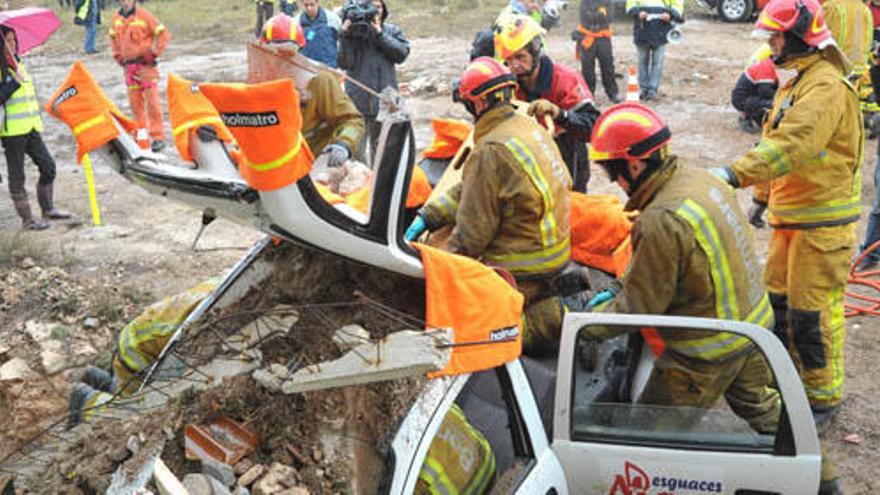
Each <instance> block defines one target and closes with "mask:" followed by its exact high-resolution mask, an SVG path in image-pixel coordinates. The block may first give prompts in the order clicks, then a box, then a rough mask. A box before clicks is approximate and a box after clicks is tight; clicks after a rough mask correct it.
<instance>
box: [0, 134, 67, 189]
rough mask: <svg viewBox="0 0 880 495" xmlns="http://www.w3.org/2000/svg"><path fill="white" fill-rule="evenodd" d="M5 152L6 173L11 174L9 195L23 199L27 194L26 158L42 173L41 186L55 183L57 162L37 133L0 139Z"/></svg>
mask: <svg viewBox="0 0 880 495" xmlns="http://www.w3.org/2000/svg"><path fill="white" fill-rule="evenodd" d="M0 142H2V143H3V152H4V153H5V154H6V171H7V173H8V174H9V194H10V195H11V196H12V197H22V196H25V195H26V194H27V191H25V189H24V156H25V155H27V156H29V157H31V160H33V161H34V164H35V165H36V166H37V169H38V170H39V171H40V180H39V183H40V184H43V185H45V184H51V183H52V182H54V181H55V160H54V159H53V158H52V155H50V154H49V150H48V149H46V144H45V143H44V142H43V138H42V137H41V136H40V133H39V132H37V131H31V132H29V133H27V134H24V135H21V136H8V137H4V138H0Z"/></svg>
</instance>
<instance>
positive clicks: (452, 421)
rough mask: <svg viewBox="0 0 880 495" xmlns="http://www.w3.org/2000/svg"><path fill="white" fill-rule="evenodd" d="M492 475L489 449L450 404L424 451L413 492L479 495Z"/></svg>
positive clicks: (491, 458) (454, 406)
mask: <svg viewBox="0 0 880 495" xmlns="http://www.w3.org/2000/svg"><path fill="white" fill-rule="evenodd" d="M494 476H495V455H494V454H493V453H492V447H491V446H490V445H489V442H488V441H487V440H486V438H485V437H484V436H483V435H482V434H481V433H480V432H479V431H477V430H476V429H474V427H473V426H471V424H470V423H468V420H467V418H465V416H464V413H463V412H462V410H461V408H459V407H458V405H457V404H452V407H450V408H449V412H447V413H446V417H445V418H443V424H441V425H440V429H439V430H438V431H437V435H436V436H435V437H434V440H433V441H432V442H431V447H430V448H429V449H428V456H427V457H425V463H424V464H422V470H421V471H420V472H419V479H418V482H417V484H416V490H415V493H416V494H419V495H423V494H431V495H434V494H438V495H440V494H443V495H445V494H462V495H465V494H467V495H471V494H472V495H480V494H482V493H484V492H485V491H486V489H487V488H488V487H489V483H490V482H491V481H492V478H493V477H494Z"/></svg>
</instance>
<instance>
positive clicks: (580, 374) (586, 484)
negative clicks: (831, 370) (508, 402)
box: [552, 313, 820, 495]
mask: <svg viewBox="0 0 880 495" xmlns="http://www.w3.org/2000/svg"><path fill="white" fill-rule="evenodd" d="M597 326H601V327H605V328H606V329H614V330H615V331H616V332H620V333H622V334H630V335H632V336H637V335H638V333H639V331H640V330H641V329H644V328H646V327H653V328H655V329H656V330H657V332H658V333H659V335H660V336H661V337H662V338H663V339H664V340H665V341H666V342H670V341H671V339H673V338H675V337H676V336H678V337H679V338H681V337H682V336H683V335H694V333H693V332H694V331H699V330H704V331H707V332H712V333H711V334H708V333H702V334H697V335H703V336H704V338H706V339H707V340H706V342H708V341H713V342H714V341H716V340H711V339H712V337H718V336H719V333H720V332H727V333H728V334H732V335H735V336H741V337H744V338H745V339H747V342H746V341H743V342H744V343H745V345H744V346H742V347H738V349H739V350H740V351H739V352H738V353H736V354H733V355H732V356H731V357H729V358H725V359H727V361H725V363H726V364H725V365H724V366H723V368H724V370H726V371H724V372H720V371H717V370H718V369H720V368H712V369H713V370H716V371H713V373H715V374H714V375H712V376H723V377H726V376H727V375H725V373H733V375H732V376H738V377H741V376H744V375H738V374H737V373H740V372H742V370H744V369H747V371H749V372H752V371H753V370H755V369H766V368H763V367H761V366H756V365H755V364H754V363H756V362H757V361H753V359H760V356H763V359H764V360H765V362H766V365H767V366H768V367H769V369H770V371H771V372H772V378H770V377H769V375H768V374H766V373H764V374H763V375H762V376H767V377H768V378H767V379H764V378H762V379H761V380H759V382H760V383H764V382H767V383H766V387H769V388H766V389H758V390H759V394H764V395H759V397H767V395H766V394H768V393H772V391H773V390H774V389H775V390H777V391H778V395H779V397H780V400H781V405H779V403H777V402H775V401H764V403H763V405H762V404H759V403H757V402H756V403H755V404H753V406H754V407H764V406H766V405H767V404H770V405H773V404H776V405H779V406H778V409H776V408H775V407H774V408H772V409H768V410H769V411H770V412H771V414H767V415H766V416H765V418H767V417H769V418H776V417H777V416H778V426H776V427H775V428H776V430H775V432H772V431H770V432H768V431H764V432H763V433H757V432H756V431H755V430H753V429H752V428H751V427H750V426H749V423H747V422H746V421H744V420H743V419H742V418H741V417H739V416H738V415H737V414H735V413H734V412H733V410H734V409H739V410H740V411H742V410H743V409H742V406H743V403H742V402H738V401H739V399H736V400H734V402H732V403H727V401H725V396H724V395H722V396H721V397H720V398H719V400H717V401H716V402H715V403H713V404H712V405H711V406H708V407H706V406H703V407H689V406H686V405H681V404H682V403H683V402H684V403H686V402H687V400H680V397H679V396H675V398H673V399H669V400H671V401H672V402H677V403H678V405H650V404H647V403H646V402H651V401H652V399H648V400H646V401H643V400H640V399H637V400H635V401H632V400H630V399H629V397H630V394H629V393H623V394H619V395H618V398H616V399H608V395H607V394H605V395H604V396H600V397H601V399H599V398H597V395H596V394H593V393H590V391H589V385H590V384H591V383H593V382H594V381H595V380H594V373H596V372H605V371H606V370H607V367H605V366H602V367H601V368H602V369H598V370H593V371H588V370H585V369H584V368H585V367H587V368H589V366H582V364H587V363H591V361H590V358H589V357H588V356H589V353H585V352H582V351H580V350H579V347H578V345H577V343H578V338H579V335H581V336H585V335H586V332H587V331H588V329H589V328H592V327H597ZM681 332H691V333H690V334H683V333H681ZM722 337H724V338H728V337H730V335H725V336H722ZM630 342H632V338H631V340H630ZM585 348H589V347H585ZM752 352H757V353H760V355H758V354H752ZM667 353H669V354H667ZM594 355H595V354H594ZM630 355H631V356H639V355H640V353H639V352H632V353H630ZM743 356H748V357H747V358H743ZM740 358H742V359H749V361H748V362H749V363H751V364H749V365H748V367H746V366H741V367H740V368H736V366H738V365H739V364H741V363H743V362H745V361H740V360H739V359H740ZM637 359H638V358H637ZM645 362H647V361H645ZM682 362H684V363H688V364H689V365H691V364H693V363H692V362H690V361H686V360H681V359H677V358H675V354H674V351H670V349H669V347H667V348H666V350H664V351H663V354H661V356H660V357H659V358H657V360H656V362H655V363H653V364H650V366H654V367H655V368H656V369H654V370H653V371H652V373H654V374H651V375H650V376H651V378H650V379H649V380H648V384H647V386H646V389H645V390H648V389H650V388H651V387H652V382H651V380H653V379H657V380H664V379H667V382H666V383H671V382H673V381H674V380H668V378H669V377H673V376H674V375H672V374H673V373H690V372H692V371H688V370H689V369H691V368H686V367H682V366H680V363H682ZM669 363H672V364H669ZM730 370H734V371H732V372H731V371H730ZM633 371H635V370H633V368H632V367H630V375H634V374H636V373H633ZM642 371H643V370H642ZM704 371H705V370H704ZM643 374H644V373H643ZM655 374H656V376H654V375H655ZM689 379H690V378H686V379H684V380H683V382H685V383H688V380H689ZM724 380H727V381H730V380H729V379H728V378H725V379H724ZM689 383H691V385H689V387H691V386H692V387H696V386H695V385H693V384H694V383H700V384H702V383H703V382H702V381H696V382H689ZM736 383H739V382H736ZM653 386H655V389H663V388H664V387H667V386H668V385H664V384H663V383H656V384H653ZM750 386H751V385H750ZM752 388H755V387H752ZM725 389H726V390H728V391H730V390H731V389H729V388H726V385H720V386H719V387H718V390H725ZM691 393H693V394H694V396H696V395H698V394H699V393H700V391H699V390H697V389H696V388H694V390H691V389H690V388H688V389H686V390H684V391H683V392H682V393H681V394H680V395H681V396H682V397H686V396H688V394H691ZM651 395H652V396H656V395H658V394H651ZM710 395H711V396H714V395H712V394H710ZM664 400H666V399H664ZM655 404H656V402H655ZM755 410H756V409H749V411H752V412H754V411H755ZM751 417H752V418H753V419H754V418H755V416H754V415H752V416H751ZM771 421H772V420H771ZM553 430H554V433H553V440H552V450H553V451H554V452H555V453H556V455H557V457H558V459H559V461H560V462H561V463H562V466H563V469H564V470H565V474H566V478H567V479H568V484H569V487H570V489H571V491H572V493H590V494H594V493H603V494H612V495H636V494H639V495H649V494H664V495H670V494H677V493H688V494H691V493H729V494H742V495H745V494H750V495H760V494H806V493H816V491H817V489H818V485H819V472H820V454H819V442H818V438H817V435H816V429H815V426H814V424H813V421H812V416H811V414H810V410H809V406H808V403H807V399H806V395H805V393H804V390H803V386H802V384H801V382H800V379H799V377H798V374H797V372H796V370H795V367H794V365H793V363H792V361H791V359H790V358H789V356H788V353H787V352H786V350H785V348H784V347H783V346H782V344H781V343H780V342H779V340H778V339H777V338H776V337H775V336H774V335H773V333H772V332H770V331H768V330H766V329H763V328H761V327H757V326H754V325H750V324H746V323H741V322H732V321H722V320H713V319H703V318H683V317H668V316H666V317H664V316H645V315H618V314H602V313H570V314H568V315H567V316H566V319H565V323H564V328H563V333H562V341H561V345H560V354H559V363H558V371H557V382H556V399H555V408H554V427H553Z"/></svg>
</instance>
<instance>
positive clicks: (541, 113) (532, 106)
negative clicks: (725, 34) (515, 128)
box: [528, 98, 562, 122]
mask: <svg viewBox="0 0 880 495" xmlns="http://www.w3.org/2000/svg"><path fill="white" fill-rule="evenodd" d="M528 113H529V115H531V116H533V117H535V118H536V119H538V122H543V121H544V117H545V116H547V115H549V116H550V118H551V119H553V120H556V119H557V118H559V116H560V115H561V114H562V110H561V109H560V108H559V107H557V106H556V105H554V104H553V103H551V102H549V101H547V100H545V99H543V98H541V99H538V100H535V101H533V102H531V103H529V110H528Z"/></svg>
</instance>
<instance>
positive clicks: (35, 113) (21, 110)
mask: <svg viewBox="0 0 880 495" xmlns="http://www.w3.org/2000/svg"><path fill="white" fill-rule="evenodd" d="M15 73H16V74H17V75H18V78H19V79H20V80H21V86H19V88H18V89H17V90H16V91H15V93H12V95H11V96H10V97H9V99H8V100H6V102H5V103H4V106H5V107H6V118H5V121H4V122H2V123H0V124H2V127H0V137H10V136H24V135H25V134H27V133H29V132H31V131H37V132H43V119H41V118H40V102H39V101H37V92H36V90H34V82H33V80H32V79H31V75H30V74H29V73H28V71H27V69H25V68H24V64H23V63H21V61H19V62H18V69H16V71H15Z"/></svg>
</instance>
